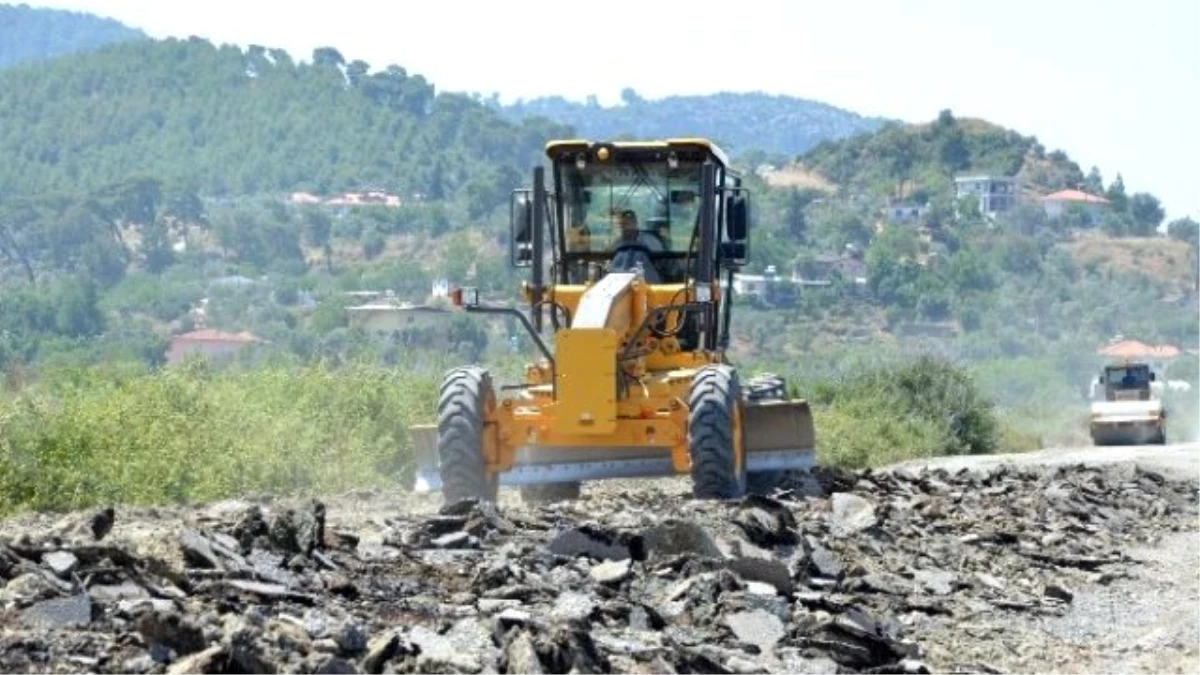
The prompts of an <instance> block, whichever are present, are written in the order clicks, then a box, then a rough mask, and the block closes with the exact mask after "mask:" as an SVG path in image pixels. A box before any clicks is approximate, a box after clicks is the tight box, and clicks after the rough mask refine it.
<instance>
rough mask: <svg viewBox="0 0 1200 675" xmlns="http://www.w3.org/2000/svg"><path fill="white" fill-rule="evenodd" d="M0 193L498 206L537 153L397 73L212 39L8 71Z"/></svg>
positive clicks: (515, 130)
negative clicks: (348, 197)
mask: <svg viewBox="0 0 1200 675" xmlns="http://www.w3.org/2000/svg"><path fill="white" fill-rule="evenodd" d="M0 122H2V126H0V155H3V156H4V157H6V161H5V162H4V163H3V165H2V166H0V184H3V185H5V186H6V191H7V192H8V193H9V194H14V193H15V194H27V195H28V194H37V195H43V194H46V193H48V192H78V191H80V190H94V189H99V188H102V187H103V186H105V185H108V184H111V183H114V182H119V181H123V180H127V179H129V178H131V177H132V176H133V175H135V174H145V175H150V176H153V177H155V178H156V179H158V180H160V181H162V182H164V183H167V184H172V185H180V186H186V187H187V188H189V189H191V190H193V191H196V192H198V193H200V194H204V195H220V196H230V195H243V194H254V193H260V192H266V191H285V190H309V191H313V192H316V193H319V194H320V193H325V194H327V193H330V192H333V191H342V190H356V189H368V188H374V189H386V190H390V191H393V192H396V193H399V194H403V195H404V196H406V197H410V196H412V195H416V194H421V195H424V196H426V197H429V198H433V199H441V198H442V197H444V196H447V195H453V194H455V193H459V192H460V191H472V192H473V193H481V194H482V193H486V194H482V196H481V197H480V199H482V200H485V201H489V202H490V203H491V204H499V203H500V201H503V200H504V199H506V198H507V194H508V190H509V189H510V188H512V187H513V186H514V183H515V181H516V180H517V178H516V176H515V175H514V173H515V172H516V171H517V170H518V169H520V170H521V171H522V172H524V171H525V170H526V168H527V167H528V166H529V165H530V164H531V163H532V162H534V161H536V159H537V157H538V156H539V154H540V151H541V147H542V143H543V142H544V139H545V138H546V137H548V136H555V135H561V134H565V133H567V132H566V130H565V129H564V128H563V127H561V126H559V125H554V124H551V123H547V122H545V121H531V122H527V123H522V124H514V123H510V122H507V121H505V120H503V119H501V118H500V116H499V115H498V114H497V113H495V112H494V111H491V110H488V109H487V108H485V107H484V106H482V105H480V104H478V103H476V102H474V101H472V100H470V99H469V98H468V97H466V96H462V95H457V94H447V93H436V92H435V91H434V87H433V85H432V84H430V83H429V82H427V81H426V80H425V78H423V77H422V76H420V75H418V74H412V75H410V74H409V73H407V72H406V71H405V70H404V69H403V68H401V67H399V66H394V65H393V66H389V67H387V68H386V69H382V70H375V71H374V72H371V70H370V66H369V65H368V64H366V63H364V62H362V61H347V60H346V59H344V58H343V57H342V56H341V54H340V53H338V52H337V51H336V50H334V49H331V48H323V49H317V50H315V51H314V54H313V59H312V62H311V63H295V62H293V61H292V59H291V58H290V57H289V56H288V55H287V53H286V52H283V51H282V50H276V49H271V50H268V49H265V48H262V47H252V48H250V49H247V50H246V51H242V50H241V49H239V48H237V47H234V46H229V45H223V46H220V47H217V46H214V45H212V44H210V43H209V42H207V41H206V40H202V39H198V38H192V39H188V40H175V39H168V40H162V41H136V42H125V43H120V44H115V45H110V46H108V47H105V48H102V49H100V50H97V51H95V52H92V53H89V54H87V55H75V56H67V57H63V58H61V59H57V60H55V61H52V62H48V63H39V64H27V65H25V66H20V67H16V68H11V69H8V70H5V71H2V72H0Z"/></svg>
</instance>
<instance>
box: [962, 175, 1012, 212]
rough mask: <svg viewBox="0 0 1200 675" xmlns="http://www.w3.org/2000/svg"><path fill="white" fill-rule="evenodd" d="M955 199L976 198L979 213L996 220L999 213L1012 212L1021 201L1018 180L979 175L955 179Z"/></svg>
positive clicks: (1007, 177)
mask: <svg viewBox="0 0 1200 675" xmlns="http://www.w3.org/2000/svg"><path fill="white" fill-rule="evenodd" d="M954 197H955V199H962V198H963V197H974V198H975V199H976V200H977V201H978V202H979V213H980V214H982V215H984V216H987V217H988V218H994V217H995V216H996V214H997V213H1003V212H1005V211H1010V210H1012V209H1013V208H1015V207H1016V206H1017V203H1018V202H1019V201H1020V193H1019V192H1018V190H1017V179H1015V178H1012V177H1009V176H993V175H991V174H977V175H972V176H956V177H955V178H954Z"/></svg>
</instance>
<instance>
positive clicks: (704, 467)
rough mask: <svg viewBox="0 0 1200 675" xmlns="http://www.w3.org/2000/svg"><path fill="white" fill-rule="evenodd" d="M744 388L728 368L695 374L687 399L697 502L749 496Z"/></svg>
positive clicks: (723, 366) (704, 369) (718, 367)
mask: <svg viewBox="0 0 1200 675" xmlns="http://www.w3.org/2000/svg"><path fill="white" fill-rule="evenodd" d="M741 399H742V393H741V384H740V382H739V381H738V376H737V371H735V370H734V369H733V368H731V367H729V366H726V365H714V366H705V367H704V368H702V369H700V371H699V372H698V373H696V377H695V379H694V380H692V388H691V392H690V393H689V395H688V406H689V408H690V410H689V413H688V452H689V453H690V454H691V457H692V495H693V496H694V497H696V498H697V499H738V498H740V497H743V496H745V494H746V461H745V442H744V438H745V437H744V433H743V430H742V425H741V408H740V407H739V404H740V402H741Z"/></svg>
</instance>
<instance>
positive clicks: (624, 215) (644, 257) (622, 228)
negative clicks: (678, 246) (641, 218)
mask: <svg viewBox="0 0 1200 675" xmlns="http://www.w3.org/2000/svg"><path fill="white" fill-rule="evenodd" d="M608 250H609V252H610V253H612V260H611V262H610V263H609V269H610V270H611V271H614V272H632V271H633V270H635V269H637V268H638V267H639V265H640V267H641V268H642V276H643V277H645V279H646V281H647V282H648V283H651V284H660V283H662V275H661V274H659V271H658V268H657V267H655V265H654V261H653V260H652V259H651V258H650V254H651V253H661V252H663V251H665V250H666V246H665V245H664V244H663V242H662V240H661V239H659V238H658V237H657V236H656V235H654V234H653V233H651V232H643V231H642V230H641V229H640V228H639V227H638V219H637V214H636V213H634V212H633V211H631V210H628V209H627V210H624V211H621V212H620V214H618V215H617V236H616V239H615V240H614V241H613V243H612V244H611V245H610V246H609V247H608Z"/></svg>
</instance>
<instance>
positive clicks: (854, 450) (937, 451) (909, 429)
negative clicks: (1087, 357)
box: [810, 356, 1029, 467]
mask: <svg viewBox="0 0 1200 675" xmlns="http://www.w3.org/2000/svg"><path fill="white" fill-rule="evenodd" d="M810 398H811V400H812V402H813V405H814V407H815V411H814V414H815V424H816V433H817V446H818V448H820V457H819V459H820V461H822V462H824V463H829V464H834V465H839V466H850V467H863V466H874V465H878V464H886V463H889V462H894V461H899V460H902V459H908V458H914V457H931V456H935V455H962V454H986V453H992V452H995V451H996V450H997V448H998V447H999V444H1000V440H1001V438H1002V429H1001V427H1000V423H999V421H998V419H997V417H996V412H995V410H994V407H993V404H992V402H991V401H990V400H989V399H988V398H987V397H985V396H983V395H982V394H981V393H979V391H978V389H977V388H976V385H975V383H974V381H973V380H972V379H971V377H970V376H969V375H967V373H965V372H964V371H962V370H960V369H959V368H957V367H955V366H954V365H953V364H951V363H948V362H946V361H943V360H940V359H937V358H934V357H930V356H922V357H918V358H916V359H914V360H909V361H901V362H892V363H885V364H874V365H866V366H862V367H859V368H858V369H857V370H854V371H852V372H850V373H849V374H847V375H845V376H843V377H842V378H840V379H837V380H826V381H823V382H819V383H816V384H815V385H813V386H812V388H811V394H810ZM1014 443H1015V444H1020V445H1028V444H1029V441H1028V440H1025V441H1020V442H1019V443H1018V442H1015V441H1014Z"/></svg>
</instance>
